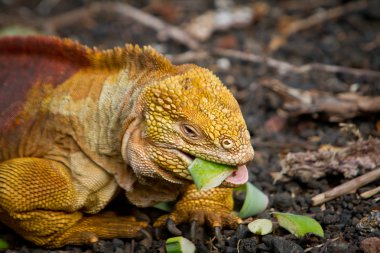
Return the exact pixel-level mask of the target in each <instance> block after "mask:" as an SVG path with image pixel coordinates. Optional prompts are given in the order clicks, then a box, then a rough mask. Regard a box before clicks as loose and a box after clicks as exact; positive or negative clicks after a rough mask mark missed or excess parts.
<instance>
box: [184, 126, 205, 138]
mask: <svg viewBox="0 0 380 253" xmlns="http://www.w3.org/2000/svg"><path fill="white" fill-rule="evenodd" d="M181 131H182V133H184V134H185V135H186V137H189V138H190V139H198V138H199V137H200V134H199V133H198V131H197V130H196V129H195V128H194V127H192V126H190V125H188V124H181Z"/></svg>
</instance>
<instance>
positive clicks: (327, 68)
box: [213, 48, 380, 78]
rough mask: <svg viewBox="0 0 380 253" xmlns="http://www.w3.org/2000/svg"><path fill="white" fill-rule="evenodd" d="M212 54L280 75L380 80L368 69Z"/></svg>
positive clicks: (239, 53) (226, 52) (220, 51)
mask: <svg viewBox="0 0 380 253" xmlns="http://www.w3.org/2000/svg"><path fill="white" fill-rule="evenodd" d="M213 53H214V54H215V55H218V56H223V57H229V58H234V59H239V60H242V61H248V62H253V63H259V64H265V65H267V66H268V67H270V68H274V69H276V70H277V72H278V73H279V74H280V75H288V74H289V72H292V73H294V74H305V73H309V72H311V71H320V72H327V73H343V74H348V75H352V76H355V77H366V78H380V71H375V70H369V69H357V68H350V67H345V66H337V65H330V64H321V63H309V64H304V65H301V66H296V65H293V64H291V63H289V62H285V61H281V60H277V59H274V58H272V57H268V56H264V55H256V54H253V53H247V52H242V51H238V50H232V49H222V48H216V49H215V50H214V51H213Z"/></svg>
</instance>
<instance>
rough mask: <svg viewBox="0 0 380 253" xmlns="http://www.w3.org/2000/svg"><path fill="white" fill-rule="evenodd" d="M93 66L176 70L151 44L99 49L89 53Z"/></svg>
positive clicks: (168, 71)
mask: <svg viewBox="0 0 380 253" xmlns="http://www.w3.org/2000/svg"><path fill="white" fill-rule="evenodd" d="M88 57H89V59H90V61H91V63H92V65H93V66H97V67H106V68H109V69H120V68H127V69H132V70H135V71H137V72H138V71H142V70H157V71H161V72H165V73H170V72H172V71H174V66H173V65H172V64H171V63H170V61H169V60H168V59H166V58H165V57H164V56H163V55H161V54H160V53H158V52H157V51H156V50H155V49H153V48H152V47H150V46H144V47H143V48H140V47H139V46H137V45H131V44H127V45H126V46H125V47H124V48H120V47H115V48H114V49H109V50H103V51H98V50H94V51H93V52H92V53H90V54H89V55H88Z"/></svg>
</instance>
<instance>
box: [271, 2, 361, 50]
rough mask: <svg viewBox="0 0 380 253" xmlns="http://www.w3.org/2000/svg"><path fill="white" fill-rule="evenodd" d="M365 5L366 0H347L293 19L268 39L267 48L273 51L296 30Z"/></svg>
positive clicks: (335, 17) (331, 18) (309, 26)
mask: <svg viewBox="0 0 380 253" xmlns="http://www.w3.org/2000/svg"><path fill="white" fill-rule="evenodd" d="M367 7H368V2H367V0H364V1H355V2H349V3H347V4H345V5H340V6H338V7H334V8H331V9H328V10H326V11H324V12H317V13H315V14H313V15H311V16H310V17H308V18H306V19H302V20H296V21H293V22H291V23H290V24H289V25H288V26H286V28H285V29H283V31H282V32H281V35H278V36H276V37H274V38H273V39H272V40H271V41H270V43H269V50H270V51H272V52H273V51H275V50H277V49H279V48H280V47H281V46H282V45H283V43H285V41H286V40H287V38H288V37H289V36H291V35H292V34H294V33H296V32H299V31H301V30H305V29H308V28H311V27H313V26H316V25H319V24H322V23H324V22H326V21H329V20H333V19H337V18H339V17H341V16H343V15H345V14H347V13H350V12H353V11H360V10H363V9H365V8H367ZM278 41H281V42H282V43H278Z"/></svg>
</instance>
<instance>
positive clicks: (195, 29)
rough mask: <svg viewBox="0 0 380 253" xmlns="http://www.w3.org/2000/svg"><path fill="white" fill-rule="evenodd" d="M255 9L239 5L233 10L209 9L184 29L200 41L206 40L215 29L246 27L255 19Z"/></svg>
mask: <svg viewBox="0 0 380 253" xmlns="http://www.w3.org/2000/svg"><path fill="white" fill-rule="evenodd" d="M253 15H254V14H253V11H252V9H251V8H249V7H237V8H233V9H231V10H223V9H222V10H216V11H208V12H206V13H204V14H202V15H200V16H198V17H196V18H194V19H193V20H191V21H190V22H189V23H188V24H186V25H185V26H184V30H185V31H186V32H187V33H188V34H190V35H191V36H192V37H193V38H195V39H197V40H199V41H206V40H207V39H209V38H210V36H211V35H212V33H213V32H215V31H224V30H227V29H229V28H233V27H244V26H247V25H249V24H251V22H252V21H253Z"/></svg>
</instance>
